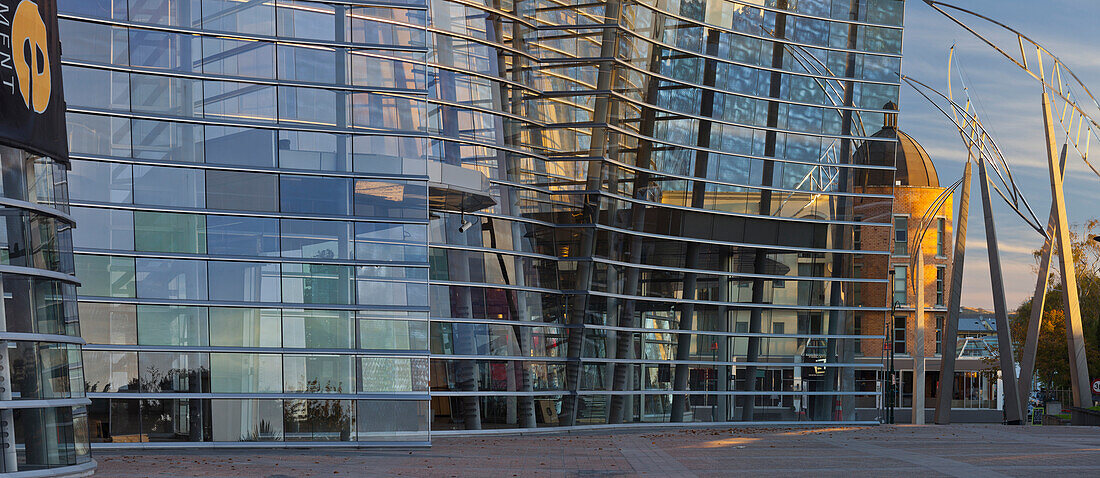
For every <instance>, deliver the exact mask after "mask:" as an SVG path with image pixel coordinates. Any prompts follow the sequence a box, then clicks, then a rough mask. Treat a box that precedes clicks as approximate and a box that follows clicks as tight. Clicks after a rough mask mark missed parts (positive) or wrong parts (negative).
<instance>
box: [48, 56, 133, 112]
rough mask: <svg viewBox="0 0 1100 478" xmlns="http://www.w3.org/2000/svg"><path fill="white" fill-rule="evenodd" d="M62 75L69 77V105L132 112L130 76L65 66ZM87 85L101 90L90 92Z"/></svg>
mask: <svg viewBox="0 0 1100 478" xmlns="http://www.w3.org/2000/svg"><path fill="white" fill-rule="evenodd" d="M61 74H62V75H64V77H65V81H64V88H65V104H66V105H68V106H72V107H86V108H102V109H113V110H120V111H127V110H129V109H130V99H131V92H130V88H131V83H130V78H129V77H128V76H127V75H126V73H121V72H117V71H109V70H93V69H91V68H81V67H77V66H62V67H61ZM84 85H98V86H99V87H98V88H88V87H86V86H84Z"/></svg>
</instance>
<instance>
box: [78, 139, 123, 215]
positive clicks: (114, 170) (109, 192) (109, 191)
mask: <svg viewBox="0 0 1100 478" xmlns="http://www.w3.org/2000/svg"><path fill="white" fill-rule="evenodd" d="M69 126H70V128H71V127H72V124H71V123H70V125H69ZM127 142H129V141H127ZM74 152H75V151H74ZM127 155H129V152H127ZM71 166H72V169H71V170H70V171H69V175H68V176H69V198H71V199H72V200H74V201H95V202H109V203H115V204H127V203H131V202H133V183H134V178H133V175H132V174H131V172H130V165H129V164H117V163H101V162H98V161H81V160H75V159H74V160H73V161H72V163H71Z"/></svg>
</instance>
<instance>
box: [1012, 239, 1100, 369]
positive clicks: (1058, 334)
mask: <svg viewBox="0 0 1100 478" xmlns="http://www.w3.org/2000/svg"><path fill="white" fill-rule="evenodd" d="M1098 232H1100V219H1091V220H1089V221H1087V222H1085V223H1084V224H1083V225H1082V226H1081V227H1080V228H1073V229H1071V230H1070V239H1071V241H1070V244H1071V250H1072V251H1073V263H1074V267H1075V268H1076V270H1077V292H1078V297H1079V301H1080V304H1081V322H1082V325H1083V328H1084V336H1085V355H1086V357H1087V359H1088V364H1089V377H1100V271H1098V269H1100V242H1096V241H1093V240H1091V238H1092V236H1094V235H1096V234H1097V233H1098ZM1034 255H1035V258H1036V260H1038V259H1039V256H1040V251H1035V253H1034ZM1052 264H1053V261H1052ZM1035 270H1036V271H1037V270H1038V267H1036V268H1035ZM1051 272H1052V274H1051V275H1050V279H1049V280H1048V282H1047V296H1046V304H1045V306H1044V307H1043V324H1042V327H1041V329H1040V332H1039V347H1038V350H1037V352H1036V357H1035V373H1036V375H1037V376H1038V378H1039V383H1041V384H1043V385H1045V386H1047V387H1049V388H1054V389H1069V388H1070V383H1069V353H1068V347H1067V345H1066V322H1065V314H1064V308H1063V302H1062V297H1063V289H1062V280H1061V278H1060V277H1059V276H1060V273H1061V271H1060V270H1058V268H1057V267H1054V266H1052V267H1051ZM1031 302H1032V299H1028V300H1027V301H1025V302H1024V303H1023V304H1020V306H1019V307H1017V308H1016V313H1015V315H1014V316H1013V317H1012V323H1011V330H1012V345H1013V348H1014V349H1015V351H1016V354H1015V355H1016V358H1017V360H1019V357H1020V353H1022V352H1023V349H1024V341H1025V340H1026V338H1027V322H1028V320H1029V318H1030V317H1031V307H1032V303H1031Z"/></svg>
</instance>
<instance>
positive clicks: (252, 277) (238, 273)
mask: <svg viewBox="0 0 1100 478" xmlns="http://www.w3.org/2000/svg"><path fill="white" fill-rule="evenodd" d="M207 267H208V268H209V271H210V299H211V300H228V301H245V302H278V301H279V291H280V288H281V285H280V278H279V264H274V263H264V262H222V261H211V262H210V263H209V264H208V265H207Z"/></svg>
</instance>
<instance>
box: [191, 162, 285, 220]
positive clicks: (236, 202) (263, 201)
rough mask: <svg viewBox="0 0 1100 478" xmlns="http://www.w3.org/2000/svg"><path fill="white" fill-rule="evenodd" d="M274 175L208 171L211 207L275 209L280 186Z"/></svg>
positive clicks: (254, 209) (207, 178) (248, 209)
mask: <svg viewBox="0 0 1100 478" xmlns="http://www.w3.org/2000/svg"><path fill="white" fill-rule="evenodd" d="M276 178H277V176H276V175H274V174H263V173H245V172H237V171H207V172H206V181H207V183H206V185H207V191H206V196H207V198H208V199H209V201H208V206H209V207H210V208H211V209H225V210H231V211H276V210H278V204H279V185H278V183H276V180H277V179H276Z"/></svg>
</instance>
